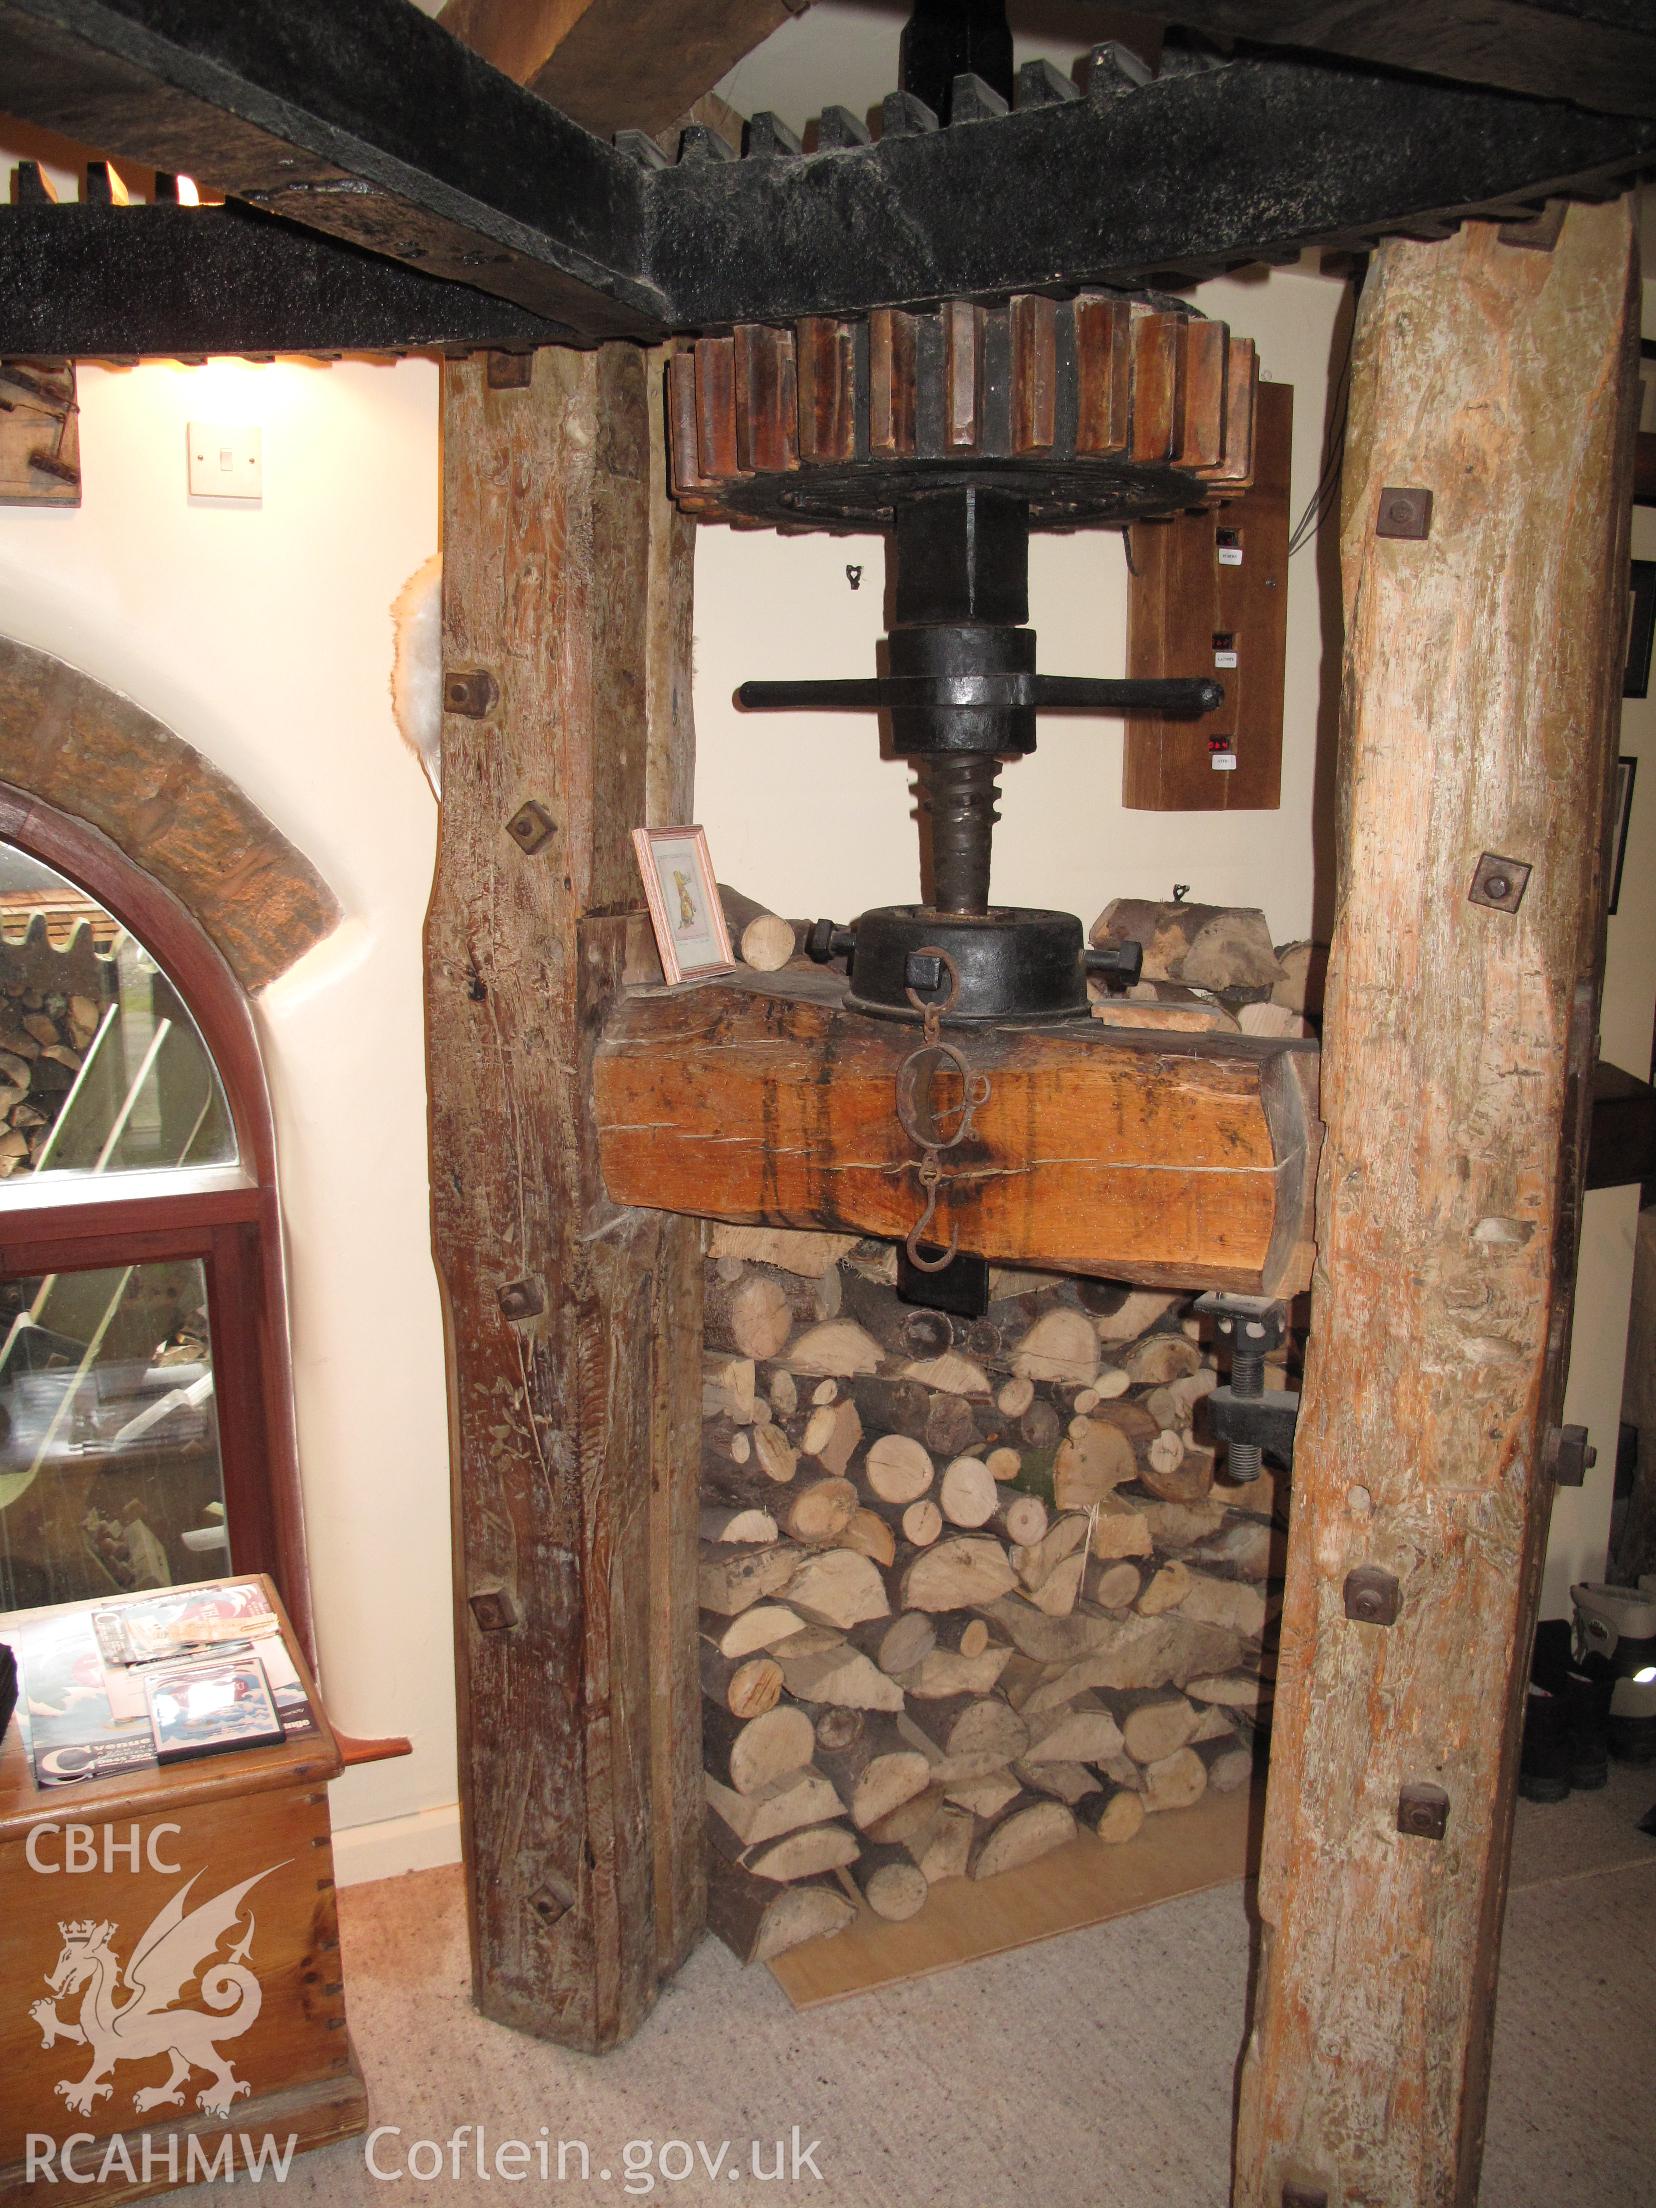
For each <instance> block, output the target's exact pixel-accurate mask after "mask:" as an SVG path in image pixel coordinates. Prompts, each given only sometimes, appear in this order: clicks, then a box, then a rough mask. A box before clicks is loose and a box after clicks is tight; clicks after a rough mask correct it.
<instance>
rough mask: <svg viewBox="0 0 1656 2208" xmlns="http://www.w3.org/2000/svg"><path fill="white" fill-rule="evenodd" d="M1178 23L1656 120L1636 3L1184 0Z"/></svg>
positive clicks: (1655, 74)
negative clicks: (1621, 5)
mask: <svg viewBox="0 0 1656 2208" xmlns="http://www.w3.org/2000/svg"><path fill="white" fill-rule="evenodd" d="M1112 4H1113V0H1112ZM1103 12H1104V11H1103V9H1102V7H1101V8H1100V13H1101V14H1102V13H1103ZM1641 17H1642V20H1640V19H1641ZM1178 20H1179V22H1180V23H1182V24H1186V25H1189V26H1191V27H1192V28H1194V29H1197V30H1203V31H1214V32H1218V33H1219V34H1220V35H1222V36H1224V37H1229V38H1246V39H1257V40H1259V41H1260V43H1261V44H1263V45H1267V46H1293V47H1298V48H1300V49H1302V50H1306V51H1311V52H1321V53H1328V54H1344V55H1347V56H1349V57H1350V58H1351V59H1352V60H1353V61H1369V62H1378V63H1381V64H1382V65H1384V66H1385V67H1388V68H1393V69H1412V70H1418V71H1419V72H1421V73H1422V74H1423V75H1426V76H1432V77H1449V78H1452V79H1454V80H1456V81H1457V82H1459V83H1462V84H1482V85H1489V86H1492V87H1495V88H1498V89H1499V90H1502V91H1506V92H1525V93H1529V94H1530V95H1532V96H1533V97H1534V98H1536V99H1541V100H1573V101H1574V102H1575V103H1576V104H1577V105H1578V106H1580V107H1593V108H1599V109H1602V110H1603V111H1604V112H1605V113H1607V114H1611V115H1656V16H1652V14H1651V12H1650V10H1649V9H1648V8H1645V7H1641V6H1640V5H1639V4H1638V0H1630V4H1628V5H1626V6H1625V7H1624V8H1623V9H1622V10H1621V12H1620V14H1619V16H1618V15H1617V13H1616V11H1615V10H1614V9H1613V8H1607V7H1605V6H1604V5H1603V4H1602V0H1179V5H1178ZM1100 35H1103V27H1102V25H1101V26H1100Z"/></svg>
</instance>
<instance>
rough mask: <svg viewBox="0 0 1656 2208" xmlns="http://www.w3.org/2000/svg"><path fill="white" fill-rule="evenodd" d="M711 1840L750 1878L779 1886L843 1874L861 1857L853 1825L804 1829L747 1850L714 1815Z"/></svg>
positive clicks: (709, 1824) (719, 1852) (709, 1825)
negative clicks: (837, 1873) (822, 1876)
mask: <svg viewBox="0 0 1656 2208" xmlns="http://www.w3.org/2000/svg"><path fill="white" fill-rule="evenodd" d="M707 1839H708V1845H709V1847H710V1849H711V1850H712V1851H713V1852H714V1853H715V1854H717V1855H720V1856H723V1857H724V1859H725V1860H726V1861H727V1862H730V1863H734V1864H735V1865H736V1867H737V1869H738V1870H740V1871H745V1872H746V1873H747V1875H748V1876H749V1877H750V1878H760V1879H771V1880H774V1881H775V1883H776V1884H778V1885H782V1884H784V1883H786V1884H792V1883H793V1882H794V1881H795V1880H796V1879H804V1878H816V1877H818V1876H819V1875H820V1874H821V1873H822V1872H823V1871H837V1870H841V1869H843V1868H844V1867H845V1865H846V1864H848V1863H855V1862H856V1860H857V1857H858V1855H859V1854H860V1853H861V1850H860V1848H859V1847H858V1844H857V1836H856V1834H855V1833H854V1832H853V1831H852V1830H851V1828H850V1826H849V1825H801V1826H800V1828H799V1830H798V1831H797V1832H789V1833H784V1834H783V1836H782V1837H781V1839H779V1840H765V1841H761V1842H760V1843H759V1845H758V1846H757V1847H751V1848H744V1847H743V1846H742V1844H741V1842H740V1841H739V1840H738V1839H737V1838H736V1835H735V1834H734V1833H733V1832H732V1831H731V1829H730V1827H729V1826H728V1825H727V1824H726V1823H725V1821H724V1819H723V1818H722V1817H716V1816H714V1815H713V1813H712V1812H711V1811H709V1813H708V1818H707Z"/></svg>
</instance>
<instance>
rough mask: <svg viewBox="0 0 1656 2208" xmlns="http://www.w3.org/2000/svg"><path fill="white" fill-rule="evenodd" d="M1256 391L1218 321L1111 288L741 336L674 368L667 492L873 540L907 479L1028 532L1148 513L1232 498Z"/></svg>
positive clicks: (1236, 345) (676, 361)
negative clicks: (982, 493) (986, 504)
mask: <svg viewBox="0 0 1656 2208" xmlns="http://www.w3.org/2000/svg"><path fill="white" fill-rule="evenodd" d="M1256 379H1257V361H1256V356H1255V350H1254V347H1253V345H1252V343H1251V342H1250V341H1248V340H1247V339H1243V338H1236V339H1233V338H1232V337H1231V335H1230V332H1229V330H1228V329H1227V328H1226V326H1225V324H1224V323H1222V322H1215V321H1210V320H1208V319H1206V318H1205V317H1202V316H1198V315H1188V314H1185V313H1182V312H1179V311H1176V310H1170V309H1168V308H1167V307H1166V306H1164V305H1162V304H1160V303H1155V304H1153V303H1151V302H1149V301H1146V300H1142V299H1138V300H1135V299H1130V298H1128V297H1125V296H1122V295H1118V294H1109V293H1099V292H1090V293H1088V292H1084V293H1081V294H1080V295H1078V296H1077V297H1075V298H1073V299H1069V300H1055V299H1052V298H1049V297H1048V296H1047V295H1045V294H1044V293H1040V292H1026V293H1021V294H1019V295H1018V296H1016V297H1015V298H1012V299H1010V300H1007V301H1004V302H1002V303H999V304H996V303H993V302H991V303H989V304H987V305H985V304H984V303H983V302H981V301H976V300H966V299H948V300H944V301H942V302H941V303H940V305H939V306H938V307H937V308H936V309H935V310H933V311H932V312H931V313H929V314H922V313H917V312H913V311H910V310H909V309H906V308H901V307H884V308H878V309H876V310H875V311H874V312H873V313H871V314H870V315H869V317H868V319H867V321H866V323H862V324H859V323H857V322H854V321H848V320H844V319H841V318H840V317H838V316H834V315H811V316H807V317H805V318H803V319H802V320H801V321H800V322H799V323H797V324H796V325H795V326H794V328H792V329H786V328H778V327H775V326H773V325H770V324H758V323H750V324H739V325H738V326H737V327H736V329H735V331H734V333H733V335H731V336H729V337H704V338H700V339H698V340H696V342H695V343H694V345H693V346H692V347H689V348H687V349H685V350H683V351H681V352H679V353H678V354H676V355H675V356H674V357H673V360H672V363H671V366H670V370H669V386H668V414H669V418H670V421H671V425H672V445H673V495H674V497H675V498H676V499H677V500H678V502H679V504H680V505H681V506H682V507H683V508H684V510H685V511H686V512H687V513H692V514H695V515H698V516H700V517H702V518H705V519H713V520H722V521H726V522H728V523H730V524H731V525H732V526H735V527H741V528H776V527H788V528H791V529H793V530H796V531H797V530H801V529H810V528H829V529H835V528H858V527H865V528H873V529H876V530H878V529H884V528H886V527H888V526H889V525H890V511H891V503H892V500H893V498H895V497H900V496H901V495H902V494H903V492H904V490H905V488H906V487H907V484H908V482H909V481H910V480H912V481H913V482H914V483H916V484H919V483H921V482H926V483H931V484H942V483H945V482H947V481H948V480H949V477H950V474H951V472H952V471H953V470H954V469H956V468H964V469H968V470H970V471H971V474H970V476H969V478H967V479H969V480H972V481H977V482H983V481H990V482H995V481H999V482H1004V483H1005V485H1006V487H1007V488H1008V489H1009V490H1011V491H1013V492H1014V493H1015V494H1016V495H1020V496H1023V497H1026V498H1027V499H1028V501H1029V504H1030V508H1031V512H1032V515H1033V519H1034V526H1035V527H1037V528H1040V527H1042V526H1057V527H1065V526H1086V525H1087V524H1088V523H1109V522H1112V521H1117V520H1126V519H1138V518H1153V517H1154V516H1155V515H1157V514H1172V513H1176V512H1183V511H1188V510H1189V509H1190V508H1192V507H1195V506H1200V505H1202V504H1204V503H1209V502H1211V501H1212V500H1214V499H1216V498H1224V497H1229V496H1233V495H1234V494H1235V493H1236V492H1238V491H1240V490H1243V489H1245V488H1246V487H1247V485H1248V484H1249V482H1250V481H1251V479H1252V450H1253V413H1254V389H1255V383H1256ZM1099 463H1105V464H1104V465H1099ZM819 471H820V472H819ZM911 471H912V476H911ZM813 475H814V477H815V480H814V481H813Z"/></svg>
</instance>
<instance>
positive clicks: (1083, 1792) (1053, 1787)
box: [1012, 1756, 1098, 1809]
mask: <svg viewBox="0 0 1656 2208" xmlns="http://www.w3.org/2000/svg"><path fill="white" fill-rule="evenodd" d="M1012 1775H1013V1777H1014V1778H1015V1779H1019V1780H1021V1781H1022V1782H1023V1784H1024V1785H1025V1786H1026V1787H1027V1788H1028V1789H1029V1791H1030V1792H1031V1793H1032V1794H1047V1795H1050V1796H1051V1798H1052V1799H1053V1801H1055V1802H1063V1803H1065V1804H1066V1805H1067V1806H1068V1807H1069V1808H1070V1809H1073V1808H1074V1807H1075V1805H1076V1803H1077V1802H1083V1801H1085V1800H1086V1798H1087V1796H1088V1795H1089V1794H1096V1793H1097V1791H1098V1773H1097V1772H1096V1771H1094V1770H1093V1769H1092V1768H1091V1767H1090V1766H1089V1765H1087V1764H1084V1763H1061V1762H1059V1761H1058V1760H1057V1759H1056V1758H1055V1759H1053V1760H1052V1761H1051V1762H1048V1763H1031V1762H1030V1761H1029V1759H1028V1757H1027V1756H1026V1757H1025V1758H1024V1760H1023V1762H1022V1763H1015V1764H1014V1765H1013V1766H1012Z"/></svg>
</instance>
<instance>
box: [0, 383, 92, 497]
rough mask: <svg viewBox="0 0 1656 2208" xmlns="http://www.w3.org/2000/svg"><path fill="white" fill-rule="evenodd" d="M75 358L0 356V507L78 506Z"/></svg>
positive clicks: (78, 466) (78, 446) (79, 495)
mask: <svg viewBox="0 0 1656 2208" xmlns="http://www.w3.org/2000/svg"><path fill="white" fill-rule="evenodd" d="M80 502H81V486H80V409H79V407H78V406H77V405H76V403H75V364H74V362H73V361H72V360H29V361H22V360H0V506H78V505H79V504H80Z"/></svg>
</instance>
